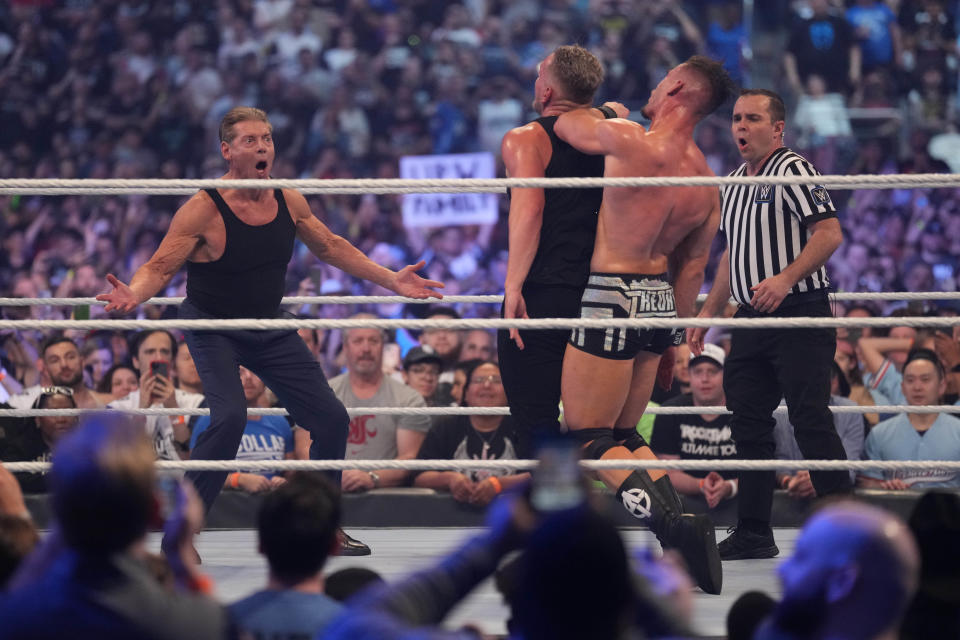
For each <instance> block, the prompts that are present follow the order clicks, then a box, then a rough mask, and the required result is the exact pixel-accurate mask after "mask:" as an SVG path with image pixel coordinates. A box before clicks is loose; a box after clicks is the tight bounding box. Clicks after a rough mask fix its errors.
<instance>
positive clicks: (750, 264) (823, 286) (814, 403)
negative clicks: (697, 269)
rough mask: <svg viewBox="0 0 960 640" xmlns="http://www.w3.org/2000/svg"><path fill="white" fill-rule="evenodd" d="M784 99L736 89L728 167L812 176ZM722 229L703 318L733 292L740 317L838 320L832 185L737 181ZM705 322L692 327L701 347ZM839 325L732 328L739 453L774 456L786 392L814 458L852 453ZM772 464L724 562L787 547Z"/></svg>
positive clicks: (833, 479) (750, 481) (746, 506)
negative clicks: (838, 354) (839, 408)
mask: <svg viewBox="0 0 960 640" xmlns="http://www.w3.org/2000/svg"><path fill="white" fill-rule="evenodd" d="M784 117H785V112H784V106H783V100H782V99H781V98H780V96H778V95H777V94H776V93H774V92H772V91H767V90H764V89H748V90H744V91H743V92H741V94H740V98H739V100H737V103H736V105H735V106H734V110H733V123H732V126H731V131H732V133H733V139H734V142H735V143H736V145H737V149H738V150H739V151H740V155H741V157H742V158H743V159H744V161H745V162H744V164H743V165H741V166H740V168H739V169H737V170H736V171H734V172H733V173H731V174H730V175H732V176H815V175H819V173H818V172H817V170H816V169H814V168H813V166H812V165H811V164H810V163H809V162H807V161H806V160H805V159H804V158H802V157H801V156H799V155H797V154H796V153H794V152H793V151H791V150H790V149H787V148H786V147H784V146H783V129H784ZM722 199H723V205H722V217H721V221H720V229H721V230H722V231H723V232H724V234H725V235H726V239H727V249H726V250H725V251H724V253H723V257H722V258H721V260H720V264H719V266H718V268H717V276H716V278H715V280H714V283H713V288H712V289H711V291H710V294H709V295H708V296H707V301H706V302H705V303H704V306H703V309H702V310H701V312H700V315H699V317H701V318H709V317H714V316H716V315H718V314H719V313H720V312H721V310H722V309H723V308H724V307H725V306H726V304H727V300H728V299H729V297H730V295H731V294H732V295H733V299H734V301H735V302H736V303H737V305H738V306H739V309H738V311H737V313H736V315H735V316H734V317H736V318H768V317H776V318H784V317H797V316H801V317H802V316H813V317H830V316H831V315H832V314H831V311H830V303H829V300H828V298H827V290H828V287H829V285H830V281H829V280H828V279H827V273H826V269H825V268H824V264H825V263H826V262H827V260H828V259H829V258H830V256H831V254H833V252H834V251H835V250H836V249H837V247H838V246H840V243H841V242H842V240H843V236H842V233H841V230H840V222H839V221H838V220H837V212H836V209H835V208H834V206H833V202H831V200H830V195H829V194H828V193H827V190H826V189H824V187H822V186H819V185H812V184H805V185H795V186H774V185H759V186H742V185H731V186H725V187H723V189H722ZM705 331H706V330H705V329H690V330H688V336H689V337H688V341H689V343H690V348H691V350H692V351H693V353H694V354H700V353H701V351H702V350H703V335H704V333H705ZM835 349H836V331H835V330H834V329H763V330H751V329H734V330H733V333H732V341H731V346H730V355H729V356H728V357H727V360H726V363H725V368H724V380H723V388H724V392H725V393H726V396H727V408H728V409H730V411H731V412H732V413H733V417H732V419H731V423H730V426H731V429H732V432H733V438H734V440H735V441H736V443H737V451H738V454H739V457H740V458H742V459H770V458H773V456H774V440H773V429H774V424H775V423H774V419H773V410H774V409H775V408H776V407H777V405H778V404H779V403H780V399H781V397H782V398H785V399H786V401H787V409H788V411H789V418H790V422H791V424H793V427H794V431H795V433H796V438H797V443H798V444H799V445H800V450H801V451H802V452H803V455H804V457H805V458H806V459H808V460H811V459H846V455H845V453H844V450H843V445H842V444H841V442H840V437H839V436H838V435H837V432H836V428H835V427H834V423H833V416H832V414H831V413H830V410H829V409H828V408H827V407H828V403H829V398H830V370H831V369H830V367H831V362H832V360H833V354H834V350H835ZM810 479H811V481H812V482H813V486H814V488H815V489H816V491H817V495H820V496H823V495H827V494H830V493H839V492H846V491H849V490H850V477H849V474H848V473H847V472H846V471H830V472H824V471H813V472H811V473H810ZM774 482H775V476H774V472H773V471H750V472H741V474H740V501H739V514H738V516H739V517H738V522H737V528H736V530H735V531H734V533H733V534H732V535H731V536H730V537H728V538H727V539H726V540H724V541H723V542H721V543H720V544H719V545H718V548H719V550H720V557H721V558H723V559H724V560H740V559H746V558H771V557H773V556H776V555H777V554H778V553H780V550H779V549H778V548H777V545H776V543H775V541H774V539H773V531H772V530H771V529H770V510H771V507H772V504H773V489H774Z"/></svg>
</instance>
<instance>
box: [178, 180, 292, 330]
mask: <svg viewBox="0 0 960 640" xmlns="http://www.w3.org/2000/svg"><path fill="white" fill-rule="evenodd" d="M204 191H206V193H207V195H209V196H210V198H211V199H213V202H214V204H216V205H217V210H218V211H219V212H220V217H221V218H223V226H224V227H225V228H226V230H227V240H226V245H225V246H224V249H223V255H222V256H220V259H219V260H214V261H213V262H188V263H187V299H188V300H189V301H190V302H191V303H193V304H194V305H195V306H196V307H197V308H198V309H200V310H201V311H203V312H204V313H208V314H210V315H213V316H216V317H218V318H276V317H277V315H278V314H279V311H280V299H281V298H282V297H283V290H284V286H285V280H286V276H287V264H288V263H289V262H290V257H291V256H292V255H293V242H294V238H295V237H296V226H295V225H294V224H293V219H292V218H291V217H290V212H289V211H288V210H287V203H286V202H285V201H284V199H283V192H282V191H281V190H280V189H274V190H273V196H274V198H276V199H277V215H276V217H275V218H274V219H273V220H271V221H270V222H268V223H267V224H262V225H257V226H253V225H249V224H247V223H245V222H243V221H242V220H240V218H238V217H237V216H236V215H235V214H234V213H233V211H231V210H230V207H229V206H227V203H226V201H224V199H223V196H221V195H220V193H219V192H218V191H217V190H216V189H205V190H204Z"/></svg>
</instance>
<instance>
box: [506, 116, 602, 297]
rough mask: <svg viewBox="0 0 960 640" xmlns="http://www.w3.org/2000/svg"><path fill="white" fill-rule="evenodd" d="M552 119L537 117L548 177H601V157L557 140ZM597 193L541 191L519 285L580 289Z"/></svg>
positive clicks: (586, 266)
mask: <svg viewBox="0 0 960 640" xmlns="http://www.w3.org/2000/svg"><path fill="white" fill-rule="evenodd" d="M557 117H558V116H547V117H544V118H537V120H536V122H537V123H539V124H540V126H541V127H543V130H544V131H546V132H547V135H548V136H549V137H550V145H551V146H552V147H553V153H552V155H551V156H550V164H548V165H547V169H546V177H548V178H571V177H580V178H593V177H600V176H602V175H603V156H590V155H587V154H585V153H581V152H579V151H577V150H576V149H574V148H573V147H571V146H570V145H569V144H567V143H566V142H564V141H563V140H561V139H560V138H558V137H557V135H556V134H555V133H554V132H553V125H554V123H556V121H557ZM602 199H603V189H545V190H544V206H543V224H542V225H541V227H540V245H539V247H538V248H537V254H536V256H534V258H533V264H531V265H530V272H529V273H528V274H527V279H526V280H525V281H524V286H527V285H566V286H571V287H578V288H583V287H584V286H586V284H587V278H588V277H589V275H590V257H591V256H592V255H593V241H594V239H595V238H596V235H597V214H598V213H599V211H600V201H601V200H602Z"/></svg>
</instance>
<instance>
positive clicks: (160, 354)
mask: <svg viewBox="0 0 960 640" xmlns="http://www.w3.org/2000/svg"><path fill="white" fill-rule="evenodd" d="M176 347H177V341H176V339H175V338H174V337H173V335H171V334H170V333H169V332H168V331H162V330H157V331H149V330H148V331H143V332H141V333H140V334H138V335H137V337H136V340H135V341H134V345H133V349H132V351H133V353H134V354H135V355H134V356H133V366H134V367H135V368H136V369H137V371H139V372H140V387H139V388H138V389H137V390H136V391H132V392H130V394H129V395H127V396H125V397H123V398H120V399H119V400H114V401H113V402H111V403H110V404H109V405H107V406H108V407H110V408H111V409H146V408H147V407H166V408H176V407H182V408H189V409H193V408H196V407H199V406H200V403H201V402H203V395H202V394H199V393H191V392H189V391H183V390H181V389H177V388H175V387H174V386H173V376H172V375H171V371H172V370H173V364H172V362H171V360H172V359H173V355H174V352H175V350H176ZM139 420H142V423H141V424H143V426H144V428H145V429H146V430H147V435H149V436H150V438H151V439H152V440H153V446H154V449H155V451H156V454H157V458H158V459H160V460H180V459H181V458H189V457H190V456H189V443H190V427H189V424H188V423H189V420H188V419H187V418H186V417H184V416H160V415H150V416H139V417H138V421H139Z"/></svg>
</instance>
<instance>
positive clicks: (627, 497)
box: [617, 469, 723, 594]
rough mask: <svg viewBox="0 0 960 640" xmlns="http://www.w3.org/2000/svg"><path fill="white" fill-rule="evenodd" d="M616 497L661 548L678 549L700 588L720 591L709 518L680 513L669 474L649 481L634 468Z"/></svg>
mask: <svg viewBox="0 0 960 640" xmlns="http://www.w3.org/2000/svg"><path fill="white" fill-rule="evenodd" d="M617 499H618V500H620V502H621V504H623V506H624V508H626V510H627V511H629V512H630V514H631V515H633V516H634V517H636V518H640V519H641V520H646V521H647V525H648V526H649V527H650V530H651V531H653V533H654V534H655V535H656V536H657V540H659V541H660V544H661V545H662V546H663V548H664V549H676V550H677V551H679V552H680V555H681V556H683V559H684V561H685V562H686V563H687V569H688V570H689V571H690V575H691V576H692V577H693V579H694V580H695V581H696V583H697V585H698V586H699V587H700V588H701V589H703V590H704V591H705V592H706V593H712V594H718V593H720V589H721V588H722V587H723V566H722V565H721V563H720V553H719V552H718V551H717V539H716V532H715V531H714V527H713V521H712V520H710V518H709V517H708V516H706V515H693V514H690V513H682V506H681V505H682V503H681V502H680V496H679V495H677V492H676V490H675V489H674V488H673V483H671V482H670V478H669V476H663V477H661V478H660V479H659V480H657V481H656V482H653V481H652V480H651V479H650V474H648V473H647V472H646V471H644V470H642V469H640V470H637V471H634V472H633V473H631V474H630V475H629V476H628V477H627V479H626V480H624V481H623V484H622V485H620V488H619V489H617Z"/></svg>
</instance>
